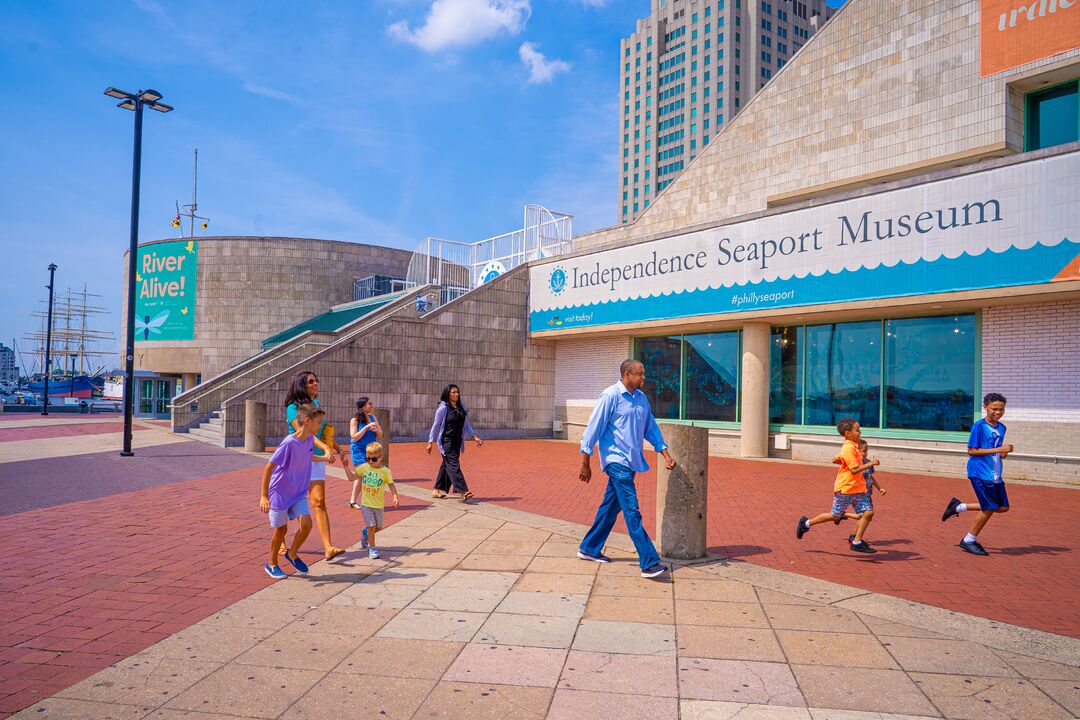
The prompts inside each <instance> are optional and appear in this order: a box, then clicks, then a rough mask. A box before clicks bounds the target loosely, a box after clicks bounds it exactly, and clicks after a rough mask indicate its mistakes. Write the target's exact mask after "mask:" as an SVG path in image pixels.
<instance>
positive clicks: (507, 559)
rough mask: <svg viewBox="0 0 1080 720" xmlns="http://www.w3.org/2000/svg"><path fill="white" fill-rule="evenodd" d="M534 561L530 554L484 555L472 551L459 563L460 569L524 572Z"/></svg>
mask: <svg viewBox="0 0 1080 720" xmlns="http://www.w3.org/2000/svg"><path fill="white" fill-rule="evenodd" d="M530 562H532V557H530V556H529V555H484V554H481V553H472V554H470V555H467V556H466V557H465V559H464V560H462V561H461V563H460V564H459V565H458V569H459V570H494V571H497V572H514V573H520V572H524V571H525V568H527V567H528V566H529V563H530Z"/></svg>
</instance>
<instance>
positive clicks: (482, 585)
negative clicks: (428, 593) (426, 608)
mask: <svg viewBox="0 0 1080 720" xmlns="http://www.w3.org/2000/svg"><path fill="white" fill-rule="evenodd" d="M518 577H519V576H518V574H517V573H509V572H488V571H482V570H451V571H450V572H448V573H446V574H445V575H443V576H442V577H441V578H439V579H438V580H437V581H436V582H435V585H433V587H436V588H466V589H470V590H473V589H483V590H502V591H503V592H506V591H507V590H509V589H510V588H512V587H513V586H514V583H516V582H517V580H518Z"/></svg>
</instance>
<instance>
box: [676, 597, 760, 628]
mask: <svg viewBox="0 0 1080 720" xmlns="http://www.w3.org/2000/svg"><path fill="white" fill-rule="evenodd" d="M675 616H676V617H677V618H678V621H679V624H680V625H719V626H721V627H749V628H762V629H766V628H768V627H769V623H768V622H767V621H766V619H765V613H764V612H763V611H762V609H761V606H760V605H758V604H757V603H756V602H754V603H736V602H710V601H708V600H676V601H675Z"/></svg>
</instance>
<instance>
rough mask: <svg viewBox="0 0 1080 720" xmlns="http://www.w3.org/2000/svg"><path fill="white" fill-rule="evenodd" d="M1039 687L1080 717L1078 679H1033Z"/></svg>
mask: <svg viewBox="0 0 1080 720" xmlns="http://www.w3.org/2000/svg"><path fill="white" fill-rule="evenodd" d="M1031 682H1032V683H1033V684H1034V685H1035V686H1036V687H1037V688H1039V689H1040V690H1042V691H1043V692H1044V693H1046V694H1047V695H1049V696H1050V698H1051V699H1052V700H1054V702H1056V703H1057V704H1059V705H1061V706H1062V707H1064V708H1065V709H1066V710H1068V711H1069V712H1070V713H1072V714H1073V715H1075V716H1076V717H1080V682H1077V681H1076V680H1032V681H1031Z"/></svg>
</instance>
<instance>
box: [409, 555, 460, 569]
mask: <svg viewBox="0 0 1080 720" xmlns="http://www.w3.org/2000/svg"><path fill="white" fill-rule="evenodd" d="M467 554H468V553H464V552H438V553H426V552H419V553H418V552H412V551H409V552H407V553H405V554H404V555H402V556H401V557H398V558H395V559H394V564H395V565H396V566H397V567H399V568H405V569H411V568H441V569H443V570H449V569H451V568H454V567H457V566H458V564H459V563H460V562H461V561H462V560H464V559H465V556H466V555H467Z"/></svg>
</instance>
